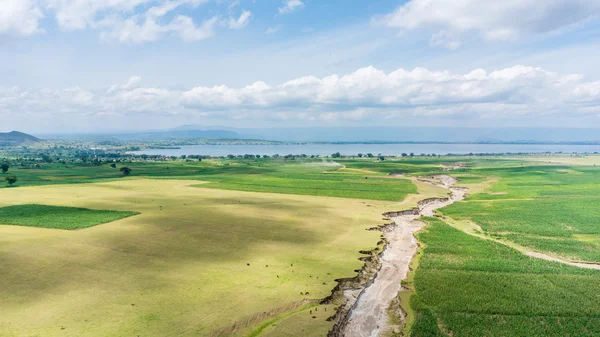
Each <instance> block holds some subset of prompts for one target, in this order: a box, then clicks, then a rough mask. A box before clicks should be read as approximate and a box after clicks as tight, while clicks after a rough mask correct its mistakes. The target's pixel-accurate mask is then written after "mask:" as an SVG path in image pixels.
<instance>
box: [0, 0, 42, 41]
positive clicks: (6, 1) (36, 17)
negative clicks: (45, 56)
mask: <svg viewBox="0 0 600 337" xmlns="http://www.w3.org/2000/svg"><path fill="white" fill-rule="evenodd" d="M43 17H44V15H43V14H42V10H41V9H40V7H39V6H37V4H36V3H35V2H34V1H32V0H3V1H2V4H0V35H2V34H11V35H19V36H27V35H33V34H35V33H39V32H41V31H42V29H41V28H39V22H40V20H41V19H42V18H43Z"/></svg>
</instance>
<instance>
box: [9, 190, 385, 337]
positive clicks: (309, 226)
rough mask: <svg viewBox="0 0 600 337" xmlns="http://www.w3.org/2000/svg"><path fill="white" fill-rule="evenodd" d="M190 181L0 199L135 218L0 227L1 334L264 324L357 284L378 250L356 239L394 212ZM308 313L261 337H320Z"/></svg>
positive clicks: (125, 332) (182, 332) (372, 239)
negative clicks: (366, 257)
mask: <svg viewBox="0 0 600 337" xmlns="http://www.w3.org/2000/svg"><path fill="white" fill-rule="evenodd" d="M195 183H196V184H197V182H194V181H190V180H173V179H151V180H149V179H127V180H121V181H113V182H105V183H93V184H71V185H47V186H36V187H19V188H10V189H3V190H2V192H1V193H2V199H1V200H2V201H1V204H0V206H10V205H19V204H24V203H44V204H52V205H56V206H66V207H83V208H89V209H113V210H117V211H135V212H139V213H140V215H137V216H134V217H129V218H125V219H121V220H117V221H114V222H111V223H107V224H103V225H100V226H95V227H91V228H87V229H84V230H79V231H57V230H51V229H45V228H33V227H19V226H0V255H1V256H2V257H3V258H2V259H0V269H1V270H3V277H2V278H1V279H0V298H2V315H1V316H0V331H2V336H3V337H4V336H35V335H39V336H82V335H85V336H136V335H142V336H207V335H211V334H212V333H214V332H215V331H218V330H220V329H225V330H223V331H227V327H229V326H231V325H233V324H235V323H236V322H240V321H244V320H248V318H251V317H255V319H254V321H252V320H251V322H250V323H251V324H250V325H253V324H256V325H257V326H260V324H264V322H263V321H262V320H261V319H260V318H262V317H260V316H261V315H260V313H264V312H270V311H277V310H278V309H279V308H282V307H283V308H285V307H289V306H292V305H294V304H295V303H298V302H299V301H302V300H304V299H320V298H323V297H325V296H327V295H328V294H329V293H330V291H331V289H332V288H333V287H334V286H335V282H334V279H336V278H340V277H351V276H353V275H354V274H355V273H354V271H353V270H354V269H356V268H359V267H360V266H361V265H362V262H360V261H359V260H358V259H357V258H358V257H359V256H360V254H358V250H360V249H369V248H372V247H374V245H375V244H376V242H377V241H378V237H379V234H378V233H376V232H368V231H365V228H367V227H372V226H376V225H379V224H381V223H383V221H382V220H381V213H382V212H384V211H386V210H388V209H389V208H390V207H394V206H393V205H392V204H390V203H389V202H387V203H384V202H378V201H365V200H361V199H341V198H326V197H314V196H300V195H283V194H272V193H252V192H241V191H228V190H215V189H206V188H198V187H190V185H193V184H195ZM301 293H302V294H301ZM300 309H302V308H300ZM308 310H309V309H308V308H307V310H306V312H305V311H302V312H301V313H299V314H297V315H292V316H289V317H287V318H285V319H281V321H282V322H281V323H280V324H279V325H277V326H279V330H278V329H275V327H273V326H271V325H269V326H268V327H265V333H266V332H268V333H269V334H270V335H271V336H273V334H274V333H276V334H278V333H279V331H286V328H285V326H286V324H291V325H290V326H293V327H297V326H298V324H299V325H301V326H302V328H306V327H304V324H306V323H310V326H311V329H313V330H314V329H316V330H318V333H317V332H315V334H316V335H322V334H324V333H325V332H326V331H327V330H328V329H329V327H330V323H329V322H326V321H325V318H326V317H325V315H324V314H320V315H317V316H315V317H317V318H314V319H313V318H312V316H310V317H308V318H306V317H305V316H307V315H309V313H308ZM322 310H324V309H322ZM330 310H332V309H330ZM331 313H333V312H331ZM257 314H259V315H258V318H257V316H256V315H257ZM32 317H35V319H32ZM277 322H279V321H277ZM317 322H318V323H317ZM253 329H254V328H253V327H249V329H248V330H247V331H253ZM273 330H274V331H273ZM282 335H284V333H283V332H282Z"/></svg>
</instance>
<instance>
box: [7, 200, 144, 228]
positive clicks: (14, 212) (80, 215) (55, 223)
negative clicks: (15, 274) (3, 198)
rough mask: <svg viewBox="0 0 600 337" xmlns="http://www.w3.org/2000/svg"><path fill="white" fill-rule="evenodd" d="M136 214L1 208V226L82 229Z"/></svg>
mask: <svg viewBox="0 0 600 337" xmlns="http://www.w3.org/2000/svg"><path fill="white" fill-rule="evenodd" d="M136 214H138V213H135V212H123V211H121V212H120V211H108V210H92V209H87V208H76V207H59V206H47V205H15V206H6V207H2V208H0V224H4V225H17V226H29V227H40V228H57V229H80V228H87V227H92V226H96V225H99V224H103V223H108V222H112V221H115V220H119V219H123V218H126V217H129V216H132V215H136Z"/></svg>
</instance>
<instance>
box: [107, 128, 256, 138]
mask: <svg viewBox="0 0 600 337" xmlns="http://www.w3.org/2000/svg"><path fill="white" fill-rule="evenodd" d="M118 138H121V139H127V140H160V139H247V138H249V137H248V135H241V134H239V133H237V132H234V131H228V130H175V131H159V132H146V133H136V134H130V135H119V136H118Z"/></svg>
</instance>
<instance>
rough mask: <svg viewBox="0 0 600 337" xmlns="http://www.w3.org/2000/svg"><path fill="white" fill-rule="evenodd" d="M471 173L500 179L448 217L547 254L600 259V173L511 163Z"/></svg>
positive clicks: (449, 211) (451, 210) (591, 169)
mask: <svg viewBox="0 0 600 337" xmlns="http://www.w3.org/2000/svg"><path fill="white" fill-rule="evenodd" d="M505 165H507V166H505ZM471 173H473V174H477V175H482V176H494V177H497V178H498V179H499V180H498V182H497V183H496V184H494V185H493V186H492V187H491V188H490V189H489V191H488V192H486V193H476V194H473V195H471V196H469V197H468V198H467V199H466V200H465V202H460V203H456V204H453V205H451V206H449V207H447V208H445V209H443V210H442V213H443V214H445V215H448V216H450V217H452V218H453V219H456V220H472V221H473V222H475V223H476V224H478V225H479V226H481V228H482V229H483V230H484V231H485V232H486V234H488V235H491V236H494V237H496V238H499V239H502V240H507V241H512V242H515V243H517V244H520V245H522V246H526V247H530V248H531V249H534V250H537V251H540V252H543V253H549V254H551V255H555V256H559V257H562V258H565V259H568V260H573V261H588V262H594V261H600V249H598V248H600V226H599V222H598V219H599V218H600V209H599V208H598V207H597V206H596V205H598V204H600V170H599V169H597V168H596V167H593V166H564V165H539V164H535V163H522V162H521V163H517V162H512V161H508V162H505V163H502V165H498V166H496V167H486V166H483V167H479V168H475V169H473V170H472V171H471Z"/></svg>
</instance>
